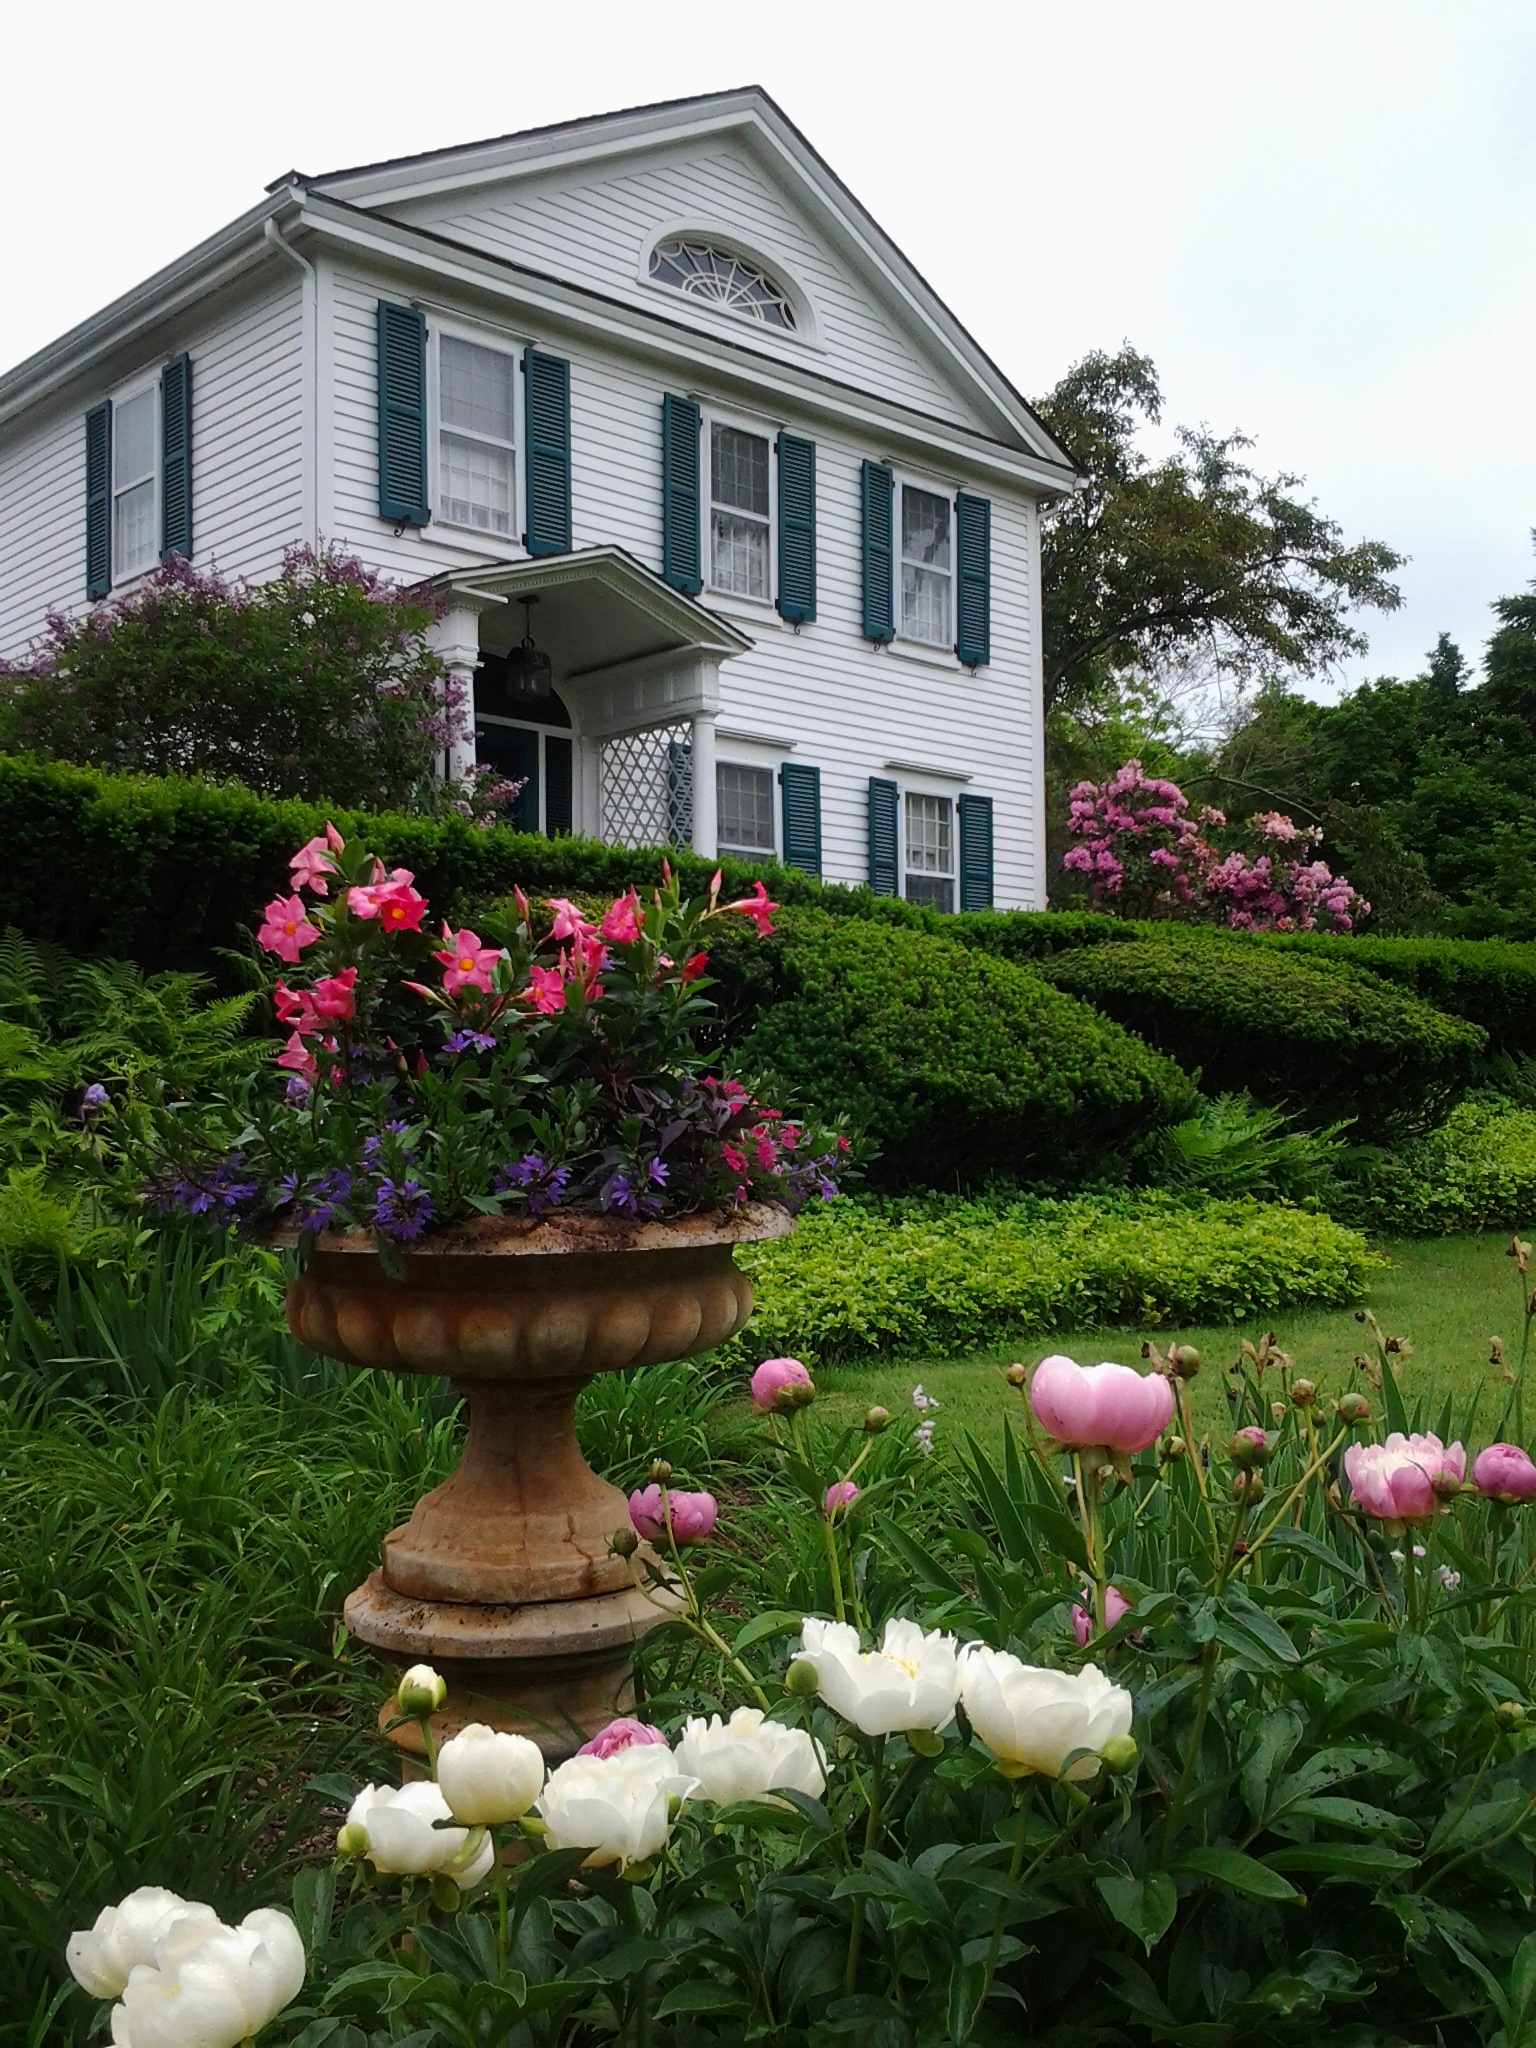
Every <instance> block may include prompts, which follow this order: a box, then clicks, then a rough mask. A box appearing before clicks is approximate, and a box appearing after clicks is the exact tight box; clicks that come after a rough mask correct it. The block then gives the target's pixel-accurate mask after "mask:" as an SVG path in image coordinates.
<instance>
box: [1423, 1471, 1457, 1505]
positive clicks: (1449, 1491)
mask: <svg viewBox="0 0 1536 2048" xmlns="http://www.w3.org/2000/svg"><path fill="white" fill-rule="evenodd" d="M1429 1484H1430V1490H1431V1491H1432V1492H1433V1493H1435V1494H1438V1496H1439V1497H1440V1499H1441V1500H1454V1499H1455V1498H1456V1496H1457V1494H1458V1493H1460V1491H1461V1480H1460V1479H1459V1478H1458V1477H1457V1476H1456V1474H1455V1473H1454V1472H1448V1471H1446V1470H1445V1469H1444V1468H1443V1467H1442V1469H1441V1470H1440V1471H1438V1472H1431V1474H1430V1475H1429Z"/></svg>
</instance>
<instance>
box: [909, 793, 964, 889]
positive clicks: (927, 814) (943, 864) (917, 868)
mask: <svg viewBox="0 0 1536 2048" xmlns="http://www.w3.org/2000/svg"><path fill="white" fill-rule="evenodd" d="M904 822H905V825H906V855H907V858H906V878H907V879H906V890H905V894H906V899H907V901H908V902H909V903H924V904H926V905H927V906H928V907H929V909H930V910H953V909H954V907H955V807H954V805H953V804H952V803H951V802H950V800H949V798H948V797H947V796H925V795H923V794H922V793H921V792H919V791H917V790H908V791H907V794H906V818H905V821H904Z"/></svg>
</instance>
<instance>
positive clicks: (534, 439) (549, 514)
mask: <svg viewBox="0 0 1536 2048" xmlns="http://www.w3.org/2000/svg"><path fill="white" fill-rule="evenodd" d="M523 413H524V420H525V426H526V432H527V439H528V462H527V478H528V514H527V518H528V530H527V532H526V533H525V534H524V535H523V545H524V547H526V548H527V550H528V552H529V554H530V555H568V554H569V553H570V551H571V366H570V364H569V363H568V362H567V361H566V360H565V358H564V357H563V356H549V355H545V353H544V351H543V350H542V349H537V348H534V347H533V346H532V345H531V344H530V345H529V347H527V348H525V349H524V350H523Z"/></svg>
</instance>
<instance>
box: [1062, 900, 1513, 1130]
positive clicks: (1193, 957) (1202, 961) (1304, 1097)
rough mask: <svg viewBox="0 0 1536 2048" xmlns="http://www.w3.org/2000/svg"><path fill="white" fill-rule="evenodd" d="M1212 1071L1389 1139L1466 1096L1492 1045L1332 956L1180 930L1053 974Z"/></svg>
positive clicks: (1264, 1097) (1068, 964)
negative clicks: (1388, 1135) (1460, 1095)
mask: <svg viewBox="0 0 1536 2048" xmlns="http://www.w3.org/2000/svg"><path fill="white" fill-rule="evenodd" d="M1040 971H1041V972H1042V973H1043V974H1045V975H1047V976H1048V977H1049V978H1050V980H1052V981H1053V982H1054V983H1055V984H1056V986H1057V987H1059V988H1064V989H1067V990H1069V991H1070V992H1071V993H1072V994H1073V995H1077V996H1081V997H1082V998H1083V999H1084V1001H1086V1002H1090V1003H1092V1004H1094V1005H1095V1007H1096V1008H1098V1009H1101V1010H1103V1011H1104V1012H1105V1014H1106V1015H1108V1016H1110V1017H1113V1018H1114V1019H1115V1020H1116V1021H1117V1022H1118V1023H1121V1024H1124V1025H1125V1026H1126V1027H1127V1028H1128V1029H1130V1030H1133V1031H1137V1032H1139V1033H1140V1034H1141V1035H1142V1037H1143V1038H1145V1039H1147V1040H1148V1041H1149V1042H1150V1043H1151V1044H1153V1045H1155V1046H1158V1047H1160V1048H1161V1049H1162V1050H1163V1051H1164V1052H1167V1053H1171V1054H1172V1055H1173V1056H1174V1057H1175V1058H1177V1059H1178V1060H1179V1061H1180V1063H1181V1064H1182V1065H1184V1066H1185V1067H1186V1068H1188V1069H1189V1070H1191V1071H1195V1070H1198V1071H1199V1074H1200V1077H1201V1081H1202V1083H1203V1085H1204V1086H1205V1088H1206V1089H1207V1090H1208V1091H1220V1090H1238V1091H1240V1090H1243V1089H1247V1090H1248V1091H1249V1092H1250V1093H1252V1094H1253V1095H1255V1096H1256V1097H1257V1098H1258V1099H1259V1100H1260V1101H1264V1102H1270V1103H1273V1104H1276V1105H1277V1106H1280V1107H1284V1108H1291V1109H1295V1110H1298V1111H1302V1112H1304V1113H1305V1114H1306V1115H1307V1116H1308V1117H1309V1119H1312V1120H1320V1121H1323V1122H1332V1121H1335V1120H1337V1119H1340V1118H1345V1117H1348V1118H1352V1119H1354V1120H1355V1123H1356V1129H1357V1133H1358V1135H1360V1136H1363V1137H1376V1136H1379V1135H1382V1134H1384V1133H1388V1132H1391V1131H1393V1130H1396V1129H1400V1128H1403V1127H1404V1126H1406V1125H1410V1124H1411V1123H1412V1122H1414V1121H1415V1120H1417V1121H1418V1122H1419V1123H1421V1124H1422V1123H1424V1122H1425V1121H1428V1120H1430V1119H1431V1118H1433V1117H1434V1116H1435V1115H1436V1114H1439V1113H1443V1111H1444V1110H1445V1109H1446V1108H1447V1107H1448V1106H1449V1105H1450V1103H1451V1102H1452V1101H1453V1100H1454V1099H1455V1097H1456V1095H1457V1094H1458V1093H1459V1092H1460V1091H1461V1090H1462V1089H1463V1088H1464V1087H1465V1086H1466V1084H1467V1082H1468V1081H1469V1079H1470V1078H1471V1076H1472V1074H1473V1071H1474V1069H1475V1066H1476V1063H1477V1061H1478V1059H1479V1057H1480V1056H1481V1054H1482V1051H1483V1048H1484V1045H1485V1043H1486V1038H1485V1034H1484V1033H1483V1032H1482V1031H1481V1030H1480V1029H1479V1028H1478V1027H1477V1026H1476V1025H1473V1024H1469V1023H1465V1022H1463V1020H1462V1019H1460V1018H1458V1017H1448V1016H1446V1015H1444V1014H1443V1013H1442V1012H1441V1011H1439V1010H1436V1009H1432V1008H1431V1007H1430V1005H1429V1004H1427V1003H1424V1002H1420V1001H1419V1000H1418V998H1417V997H1415V996H1411V995H1408V994H1406V993H1404V992H1403V991H1401V990H1399V989H1396V988H1392V987H1390V986H1389V985H1388V984H1386V983H1385V982H1383V981H1381V980H1379V979H1378V978H1376V977H1375V976H1372V975H1368V974H1362V973H1358V972H1354V971H1352V970H1351V969H1350V968H1349V967H1347V966H1345V965H1343V964H1340V963H1339V962H1336V961H1334V960H1332V959H1320V958H1316V957H1314V956H1312V955H1310V954H1307V955H1298V954H1294V953H1283V952H1278V951H1274V950H1271V949H1269V948H1265V947H1260V946H1256V945H1250V944H1234V943H1232V941H1231V940H1229V939H1227V938H1225V937H1223V936H1222V935H1220V934H1211V935H1206V934H1203V933H1197V932H1188V931H1183V930H1180V931H1179V932H1178V933H1177V934H1175V932H1174V931H1173V930H1170V931H1169V933H1168V934H1167V935H1166V936H1165V937H1159V938H1157V939H1151V938H1143V939H1138V940H1134V941H1132V942H1131V943H1129V944H1126V945H1120V946H1095V947H1092V948H1088V949H1084V950H1079V951H1076V952H1071V953H1067V954H1064V955H1062V956H1060V957H1059V958H1057V959H1056V960H1053V961H1050V962H1048V963H1046V964H1045V965H1044V966H1043V967H1042V969H1041V970H1040Z"/></svg>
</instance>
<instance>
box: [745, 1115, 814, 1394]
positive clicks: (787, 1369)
mask: <svg viewBox="0 0 1536 2048" xmlns="http://www.w3.org/2000/svg"><path fill="white" fill-rule="evenodd" d="M722 1150H724V1148H723V1147H722ZM727 1163H728V1164H729V1163H730V1162H727ZM746 1164H747V1162H746V1160H745V1159H743V1160H742V1162H741V1165H740V1166H739V1167H737V1166H734V1165H732V1167H731V1170H732V1172H733V1173H740V1172H743V1171H745V1169H746ZM814 1386H815V1381H814V1380H813V1379H812V1378H811V1376H810V1374H809V1373H808V1372H807V1371H806V1369H805V1367H804V1366H803V1365H802V1364H801V1363H800V1361H799V1359H798V1358H765V1359H764V1360H763V1362H762V1364H761V1365H760V1366H759V1367H758V1368H757V1371H756V1372H755V1373H753V1375H752V1399H753V1401H754V1403H755V1404H756V1406H757V1407H759V1408H761V1409H762V1411H763V1413H764V1414H765V1415H766V1414H768V1413H769V1412H770V1410H772V1409H774V1408H777V1407H778V1405H779V1395H780V1394H781V1393H782V1392H783V1391H784V1389H785V1388H786V1387H812V1388H814Z"/></svg>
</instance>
